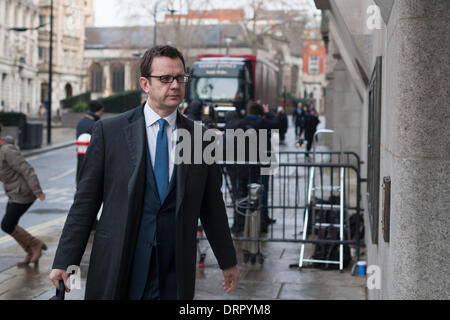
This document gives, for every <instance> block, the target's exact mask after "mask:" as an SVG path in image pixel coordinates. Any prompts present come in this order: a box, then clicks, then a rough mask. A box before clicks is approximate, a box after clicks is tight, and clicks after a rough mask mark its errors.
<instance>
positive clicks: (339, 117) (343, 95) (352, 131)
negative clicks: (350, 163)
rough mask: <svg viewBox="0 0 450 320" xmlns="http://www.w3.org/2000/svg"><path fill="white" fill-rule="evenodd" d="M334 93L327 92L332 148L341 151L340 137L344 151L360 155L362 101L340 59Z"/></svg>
mask: <svg viewBox="0 0 450 320" xmlns="http://www.w3.org/2000/svg"><path fill="white" fill-rule="evenodd" d="M330 82H332V85H331V87H332V90H333V92H332V93H330V92H327V106H326V109H327V110H326V117H327V127H328V129H333V130H335V132H336V135H335V136H334V137H333V141H332V147H333V149H334V150H336V151H338V150H339V137H338V135H340V136H341V138H342V148H343V150H344V151H354V152H356V153H357V154H360V150H361V145H360V144H361V140H360V136H361V105H362V101H361V100H360V99H359V96H358V94H357V93H356V90H355V88H354V86H353V82H352V80H351V78H350V75H349V74H348V71H347V67H346V65H345V63H344V61H343V60H342V59H339V60H338V61H337V63H336V65H335V68H334V71H333V79H332V81H330ZM329 86H330V85H329Z"/></svg>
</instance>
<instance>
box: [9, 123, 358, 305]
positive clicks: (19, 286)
mask: <svg viewBox="0 0 450 320" xmlns="http://www.w3.org/2000/svg"><path fill="white" fill-rule="evenodd" d="M290 124H291V123H290ZM53 130H54V131H53V136H54V137H55V141H56V137H58V138H57V139H58V140H57V141H58V143H65V142H70V141H73V140H74V138H73V137H74V133H75V131H74V129H71V128H54V129H53ZM55 143H56V142H55ZM280 149H281V150H294V149H296V150H304V149H303V148H296V146H295V141H294V136H293V128H292V126H291V127H290V128H289V131H288V134H287V138H286V146H282V147H281V148H280ZM229 214H230V215H232V214H231V213H230V212H229ZM64 220H65V216H61V217H59V218H56V219H53V220H51V221H47V222H45V223H42V224H40V225H36V226H33V227H29V228H27V230H29V231H30V232H31V233H32V234H33V235H34V236H37V237H39V238H40V239H42V240H43V241H44V242H45V243H46V244H47V246H48V250H47V251H45V252H44V254H43V256H42V258H41V259H40V261H39V264H38V265H37V266H35V265H32V264H30V266H28V267H26V268H18V267H16V263H17V262H18V261H21V260H22V258H23V256H24V252H23V250H22V249H21V247H20V246H19V245H18V244H17V243H16V242H15V241H14V240H13V239H12V238H11V237H9V236H3V237H0V300H48V299H49V298H50V297H52V296H53V295H54V294H55V288H54V287H53V286H52V284H51V283H50V281H49V279H48V275H49V273H50V270H51V265H52V262H53V257H54V254H55V251H56V247H57V244H58V240H59V236H60V233H61V231H62V227H63V225H64ZM231 221H232V220H230V222H231ZM277 223H278V224H280V221H279V220H278V222H277ZM275 225H276V224H275ZM91 245H92V237H91V239H90V241H89V242H88V246H87V248H86V252H85V254H84V256H83V259H82V263H81V266H80V268H81V288H82V289H81V290H72V292H70V293H69V294H66V299H67V300H80V299H83V297H84V285H85V279H86V274H87V269H88V263H89V254H90V249H91ZM235 245H236V249H237V252H238V260H239V269H240V272H241V278H240V282H239V286H238V288H237V289H236V290H235V291H233V292H231V293H230V294H227V293H225V292H224V291H223V289H222V286H221V283H222V272H221V270H220V269H219V267H218V264H217V261H216V260H215V257H214V255H213V253H212V251H211V249H210V248H209V245H208V243H207V241H204V240H202V241H200V242H199V246H200V248H201V250H202V251H203V252H205V253H206V260H205V265H204V266H203V267H198V269H197V280H196V293H195V299H198V300H216V299H220V300H229V299H234V300H255V299H257V300H364V299H366V293H365V282H366V277H362V276H353V275H352V273H351V269H352V266H353V264H354V263H355V262H356V261H354V260H353V261H352V262H351V263H350V265H349V266H348V267H347V268H346V269H345V270H344V271H343V272H340V271H339V270H320V269H313V268H303V269H302V270H301V271H299V269H298V268H290V265H291V264H296V263H298V260H299V254H300V244H299V243H293V242H263V243H262V244H261V250H262V253H263V254H264V255H265V260H264V263H263V264H259V263H255V264H254V265H252V264H251V263H244V262H243V254H242V246H243V243H242V242H235ZM307 248H308V246H307ZM311 250H312V246H309V248H308V250H307V251H306V256H308V255H310V254H311ZM362 254H363V255H362V257H361V259H364V251H362Z"/></svg>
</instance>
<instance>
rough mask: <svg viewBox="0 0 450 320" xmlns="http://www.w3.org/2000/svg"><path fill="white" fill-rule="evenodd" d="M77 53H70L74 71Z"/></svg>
mask: <svg viewBox="0 0 450 320" xmlns="http://www.w3.org/2000/svg"><path fill="white" fill-rule="evenodd" d="M76 59H77V53H76V52H75V51H72V68H73V69H75V66H76Z"/></svg>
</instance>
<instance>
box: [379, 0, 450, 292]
mask: <svg viewBox="0 0 450 320" xmlns="http://www.w3.org/2000/svg"><path fill="white" fill-rule="evenodd" d="M449 15H450V2H449V1H448V0H435V1H428V0H397V1H395V2H394V7H393V11H392V13H391V17H390V20H389V23H388V27H387V37H388V39H387V48H386V57H385V59H384V63H385V64H386V67H385V68H384V69H383V70H385V72H386V75H385V76H384V78H385V81H384V83H383V88H384V89H383V90H386V99H385V104H384V106H383V109H382V128H381V143H382V146H381V179H382V178H383V176H388V175H389V176H391V180H392V185H391V189H392V193H391V207H390V211H391V218H390V225H391V229H390V242H389V243H385V242H384V241H383V237H382V235H381V232H380V234H379V239H380V244H379V248H378V252H379V253H378V255H379V260H384V264H387V265H385V266H384V268H385V269H384V270H383V271H384V274H383V283H382V286H383V287H382V290H383V295H382V298H388V299H449V298H450V282H449V275H448V266H449V265H450V253H449V252H450V242H449V230H450V214H449V212H450V184H449V181H450V106H449V101H450V91H449V87H448V83H449V79H450V47H449V46H448V43H450V24H449V23H448V17H449ZM380 192H381V191H380ZM380 198H381V197H380Z"/></svg>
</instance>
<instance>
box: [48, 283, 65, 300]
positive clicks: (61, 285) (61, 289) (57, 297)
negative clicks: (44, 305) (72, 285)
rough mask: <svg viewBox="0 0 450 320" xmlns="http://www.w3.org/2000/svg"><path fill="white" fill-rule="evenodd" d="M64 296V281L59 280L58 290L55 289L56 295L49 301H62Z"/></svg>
mask: <svg viewBox="0 0 450 320" xmlns="http://www.w3.org/2000/svg"><path fill="white" fill-rule="evenodd" d="M65 294H66V287H65V286H64V281H63V280H59V289H58V288H56V295H54V296H53V297H51V298H50V300H64V297H65Z"/></svg>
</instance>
